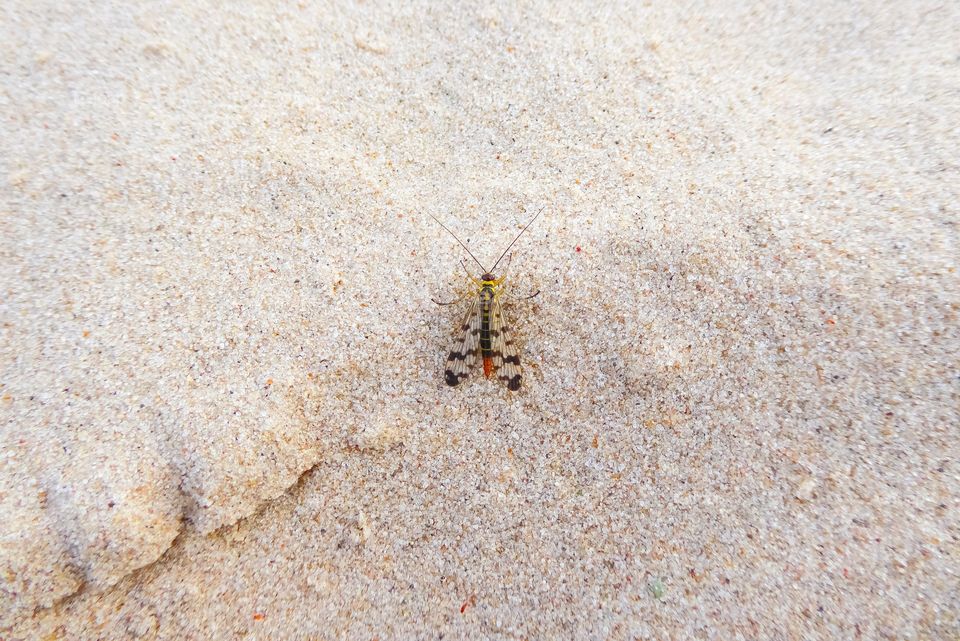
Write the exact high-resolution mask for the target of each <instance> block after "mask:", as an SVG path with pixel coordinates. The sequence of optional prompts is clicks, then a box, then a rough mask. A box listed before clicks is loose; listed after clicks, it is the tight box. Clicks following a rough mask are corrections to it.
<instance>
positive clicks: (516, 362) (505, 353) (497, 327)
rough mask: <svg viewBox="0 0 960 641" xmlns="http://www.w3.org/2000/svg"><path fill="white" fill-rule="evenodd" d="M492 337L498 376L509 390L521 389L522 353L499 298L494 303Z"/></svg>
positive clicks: (495, 367)
mask: <svg viewBox="0 0 960 641" xmlns="http://www.w3.org/2000/svg"><path fill="white" fill-rule="evenodd" d="M490 337H491V338H492V339H493V367H494V369H495V370H496V372H497V378H499V379H500V380H501V381H503V383H504V385H506V386H507V389H508V390H510V391H511V392H515V391H517V390H518V389H520V381H521V380H522V377H521V375H520V354H519V352H518V349H517V346H516V344H515V343H514V342H513V334H512V333H511V331H510V326H509V325H508V324H507V319H506V317H505V316H504V314H503V307H501V305H500V301H499V300H495V301H494V303H493V314H492V318H491V325H490Z"/></svg>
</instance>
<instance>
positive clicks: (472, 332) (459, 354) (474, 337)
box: [443, 298, 480, 386]
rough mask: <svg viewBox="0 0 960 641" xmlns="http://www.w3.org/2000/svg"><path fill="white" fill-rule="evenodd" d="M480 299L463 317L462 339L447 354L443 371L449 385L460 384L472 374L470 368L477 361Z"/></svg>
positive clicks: (471, 305)
mask: <svg viewBox="0 0 960 641" xmlns="http://www.w3.org/2000/svg"><path fill="white" fill-rule="evenodd" d="M478 307H479V301H478V300H477V299H476V298H475V299H474V300H473V302H472V303H471V304H470V309H469V310H468V311H467V315H466V316H464V317H463V323H461V324H460V331H461V332H463V335H462V337H461V339H460V341H459V342H458V343H457V345H456V346H454V348H453V349H452V350H450V354H449V355H448V356H447V368H446V370H445V371H444V372H443V377H444V380H445V381H446V382H447V385H450V386H454V385H459V384H460V383H461V382H462V381H463V379H465V378H467V376H469V375H470V370H471V369H473V366H474V365H476V363H477V355H478V354H479V353H480V314H479V313H477V309H478Z"/></svg>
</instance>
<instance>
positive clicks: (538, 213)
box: [437, 205, 546, 273]
mask: <svg viewBox="0 0 960 641" xmlns="http://www.w3.org/2000/svg"><path fill="white" fill-rule="evenodd" d="M544 207H546V205H544ZM541 212H543V207H541V208H540V211H538V212H537V215H536V216H534V217H533V218H531V219H530V222H529V223H527V224H526V225H524V227H523V229H521V230H520V233H519V234H517V237H516V238H514V239H513V243H515V242H517V241H518V240H520V237H521V236H523V232H525V231H527V227H529V226H530V225H532V224H533V221H535V220H536V219H537V218H539V217H540V214H541ZM437 222H439V221H437ZM513 243H510V244H509V245H507V248H506V249H504V250H503V253H502V254H500V258H498V259H497V262H495V263H494V264H493V267H491V268H490V272H491V273H492V272H493V270H495V269H496V268H497V265H499V264H500V261H501V260H503V257H504V256H506V255H507V252H508V251H510V248H511V247H513Z"/></svg>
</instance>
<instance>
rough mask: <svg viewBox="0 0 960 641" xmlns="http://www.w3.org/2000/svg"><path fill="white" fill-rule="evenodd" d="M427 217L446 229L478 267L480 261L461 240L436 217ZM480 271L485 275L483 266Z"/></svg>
mask: <svg viewBox="0 0 960 641" xmlns="http://www.w3.org/2000/svg"><path fill="white" fill-rule="evenodd" d="M429 216H430V218H433V220H434V221H436V223H437V224H438V225H440V226H441V227H443V228H444V229H446V230H447V233H448V234H450V235H451V236H453V239H454V240H456V241H457V242H458V243H460V246H461V247H463V248H464V249H465V250H467V253H468V254H470V258H472V259H473V262H475V263H476V264H477V265H480V261H479V260H477V257H476V256H474V255H473V252H472V251H470V248H469V247H467V246H466V245H465V244H464V242H463V241H462V240H460V239H459V238H457V235H456V234H454V233H453V232H452V231H450V229H449V228H448V227H447V226H446V225H444V224H443V223H441V222H440V221H439V220H437V217H436V216H434V215H433V214H429ZM520 233H521V234H522V233H523V232H520ZM501 258H502V256H501ZM480 269H481V270H483V273H484V274H486V273H487V268H486V267H484V266H483V265H480Z"/></svg>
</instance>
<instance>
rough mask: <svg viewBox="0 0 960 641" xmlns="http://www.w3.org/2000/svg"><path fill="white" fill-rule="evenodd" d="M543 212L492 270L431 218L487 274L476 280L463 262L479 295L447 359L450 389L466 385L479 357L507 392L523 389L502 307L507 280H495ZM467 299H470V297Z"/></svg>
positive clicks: (517, 237) (444, 375)
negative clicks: (495, 274)
mask: <svg viewBox="0 0 960 641" xmlns="http://www.w3.org/2000/svg"><path fill="white" fill-rule="evenodd" d="M542 211H543V208H542V207H541V208H540V211H538V212H537V213H536V215H535V216H534V217H533V218H532V219H530V222H528V223H527V224H526V225H525V226H524V227H523V229H521V230H520V233H519V234H517V236H516V238H514V239H513V242H511V243H510V244H509V245H508V246H507V248H506V249H505V250H504V251H503V253H502V254H500V258H498V259H497V262H495V263H494V264H493V267H492V268H490V269H487V268H485V267H484V266H483V265H482V264H481V263H480V261H479V260H477V258H476V256H474V255H473V253H472V252H471V251H470V249H469V248H468V247H467V246H466V245H465V244H464V243H463V241H461V240H460V239H459V238H457V235H456V234H454V233H453V232H452V231H450V230H449V229H448V228H447V226H446V225H444V224H443V223H441V222H440V221H439V220H437V219H436V217H434V216H432V215H431V218H433V219H434V220H435V221H436V222H437V224H439V225H440V226H441V227H443V228H444V229H445V230H446V231H447V233H449V234H450V235H451V236H453V238H454V239H455V240H456V241H457V242H458V243H460V246H461V247H463V248H464V249H465V250H466V251H467V254H469V255H470V258H472V259H473V260H474V262H475V263H477V265H479V266H480V269H481V270H482V272H483V275H482V276H480V278H479V279H477V278H474V277H473V276H472V275H470V272H469V270H467V267H466V265H464V264H463V261H461V262H460V264H461V265H463V268H464V270H466V271H467V276H468V277H469V278H470V280H471V281H473V284H474V285H475V286H476V290H475V295H473V296H472V298H473V300H472V301H471V302H470V308H469V309H468V310H467V313H466V315H465V316H464V317H463V322H462V323H461V324H460V331H461V332H463V334H462V336H461V337H460V340H459V341H457V344H456V345H454V347H453V349H452V350H450V354H449V355H447V364H446V369H445V370H444V372H443V377H444V380H445V381H446V383H447V385H450V386H456V385H459V384H460V383H462V382H463V380H464V379H465V378H467V376H469V375H470V371H471V370H472V369H473V368H474V366H475V365H476V363H477V357H478V356H479V357H480V358H481V360H482V362H483V375H484V376H485V377H487V378H490V377H491V376H493V375H494V374H496V375H497V378H498V379H500V380H501V381H502V382H503V383H504V384H505V385H506V386H507V389H509V390H511V391H514V392H515V391H517V390H518V389H520V382H521V380H522V375H521V373H520V355H519V354H518V352H517V346H516V344H515V343H514V341H513V337H512V336H511V328H510V325H509V324H508V323H507V319H506V316H504V313H503V307H502V306H501V304H500V298H501V296H503V295H504V287H503V281H504V280H505V279H506V276H501V277H500V278H497V277H496V276H494V274H493V270H495V269H496V268H497V265H499V264H500V261H501V260H503V257H504V256H506V255H507V252H509V251H510V248H511V247H513V245H514V243H516V242H517V241H518V240H520V237H521V236H522V235H523V232H525V231H527V228H528V227H530V225H532V224H533V222H534V221H535V220H536V219H537V218H538V217H539V216H540V213H541V212H542ZM511 258H512V254H511ZM509 263H510V261H509V260H508V261H507V264H508V266H509ZM539 293H540V291H539V290H537V291H536V292H534V293H533V294H531V295H530V296H527V297H526V298H533V297H534V296H536V295H537V294H539ZM464 298H466V296H465V297H464ZM461 300H463V298H461V299H459V300H455V301H452V302H450V303H440V302H438V301H433V302H435V303H437V304H438V305H453V304H455V303H459V302H460V301H461Z"/></svg>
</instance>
